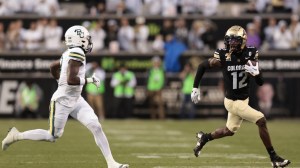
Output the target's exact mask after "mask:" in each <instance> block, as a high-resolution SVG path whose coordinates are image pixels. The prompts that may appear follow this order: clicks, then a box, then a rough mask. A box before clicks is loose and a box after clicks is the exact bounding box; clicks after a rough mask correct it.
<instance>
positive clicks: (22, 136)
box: [2, 26, 129, 168]
mask: <svg viewBox="0 0 300 168" xmlns="http://www.w3.org/2000/svg"><path fill="white" fill-rule="evenodd" d="M65 41H66V45H67V47H68V49H67V50H66V51H65V52H64V53H63V54H62V56H61V59H60V61H55V62H54V63H52V64H51V66H50V72H51V74H52V76H53V77H54V78H55V79H56V80H57V81H58V88H57V90H56V91H55V93H54V94H53V96H52V98H51V102H50V115H49V130H43V129H35V130H29V131H25V132H19V131H18V130H17V128H15V127H13V128H11V129H10V131H9V132H8V134H7V136H6V137H5V138H4V140H3V141H2V150H7V148H8V147H9V146H10V145H11V144H13V143H14V142H17V141H21V140H33V141H47V142H55V141H56V140H57V139H58V138H60V137H61V136H62V135H63V132H64V128H65V125H66V123H67V120H68V117H69V115H70V116H72V117H73V118H75V119H76V120H78V121H79V122H80V123H82V124H83V125H84V126H86V127H87V128H88V129H89V130H90V131H91V132H92V134H93V135H94V138H95V141H96V144H97V146H98V147H99V149H100V150H101V152H102V154H103V155H104V157H105V160H106V163H107V166H108V168H128V167H129V165H128V164H120V163H118V162H116V161H115V160H114V158H113V156H112V153H111V150H110V147H109V144H108V140H107V138H106V135H105V134H104V132H103V129H102V126H101V124H100V123H99V121H98V117H97V116H96V115H95V113H94V110H93V109H92V108H91V106H90V105H89V104H88V103H87V102H86V101H85V100H84V99H83V97H82V96H81V92H82V88H83V86H84V85H85V84H88V83H93V84H95V85H96V86H97V87H99V86H100V80H99V79H98V78H97V77H96V76H95V75H93V76H92V77H89V78H85V66H86V56H85V54H87V53H90V52H91V50H92V46H93V43H92V40H91V36H90V33H89V32H88V30H87V29H86V28H85V27H83V26H72V27H70V28H69V29H68V30H67V31H66V33H65Z"/></svg>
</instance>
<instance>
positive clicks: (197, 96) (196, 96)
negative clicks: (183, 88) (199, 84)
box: [191, 88, 201, 104]
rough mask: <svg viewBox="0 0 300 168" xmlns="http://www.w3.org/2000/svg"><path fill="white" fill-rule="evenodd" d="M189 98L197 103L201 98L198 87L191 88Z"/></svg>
mask: <svg viewBox="0 0 300 168" xmlns="http://www.w3.org/2000/svg"><path fill="white" fill-rule="evenodd" d="M191 99H192V102H193V103H195V104H197V103H198V102H199V101H200V100H201V97H200V89H198V88H193V90H192V93H191Z"/></svg>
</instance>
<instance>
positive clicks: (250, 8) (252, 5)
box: [246, 0, 258, 14]
mask: <svg viewBox="0 0 300 168" xmlns="http://www.w3.org/2000/svg"><path fill="white" fill-rule="evenodd" d="M246 13H249V14H253V13H254V14H257V13H258V11H257V9H256V1H253V0H252V1H249V3H248V6H247V8H246Z"/></svg>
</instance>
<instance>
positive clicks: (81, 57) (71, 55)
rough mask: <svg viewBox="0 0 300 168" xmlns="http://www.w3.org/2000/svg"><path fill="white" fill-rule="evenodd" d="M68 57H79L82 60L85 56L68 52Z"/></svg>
mask: <svg viewBox="0 0 300 168" xmlns="http://www.w3.org/2000/svg"><path fill="white" fill-rule="evenodd" d="M69 56H70V57H73V58H77V59H80V60H82V61H84V59H85V57H83V56H81V55H79V54H73V53H70V54H69Z"/></svg>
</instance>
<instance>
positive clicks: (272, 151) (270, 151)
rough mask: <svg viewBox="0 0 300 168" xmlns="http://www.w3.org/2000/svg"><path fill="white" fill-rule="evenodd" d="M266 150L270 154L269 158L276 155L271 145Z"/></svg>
mask: <svg viewBox="0 0 300 168" xmlns="http://www.w3.org/2000/svg"><path fill="white" fill-rule="evenodd" d="M267 151H268V153H269V155H270V158H273V157H275V156H276V155H277V154H276V152H275V150H274V148H273V146H271V147H269V148H267Z"/></svg>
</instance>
